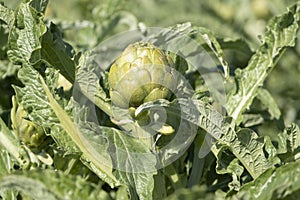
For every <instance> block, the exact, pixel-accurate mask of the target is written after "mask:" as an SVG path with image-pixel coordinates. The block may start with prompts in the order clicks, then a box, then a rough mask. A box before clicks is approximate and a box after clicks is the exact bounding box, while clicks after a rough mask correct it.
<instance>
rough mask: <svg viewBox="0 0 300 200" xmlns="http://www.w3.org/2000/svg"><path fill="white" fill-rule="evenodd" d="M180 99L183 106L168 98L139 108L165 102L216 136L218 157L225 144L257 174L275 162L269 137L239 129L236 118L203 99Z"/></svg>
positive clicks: (168, 107) (172, 109)
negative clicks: (267, 151) (268, 153)
mask: <svg viewBox="0 0 300 200" xmlns="http://www.w3.org/2000/svg"><path fill="white" fill-rule="evenodd" d="M177 101H178V103H179V106H178V105H176V103H175V104H174V105H172V104H171V103H170V102H168V101H166V100H159V101H156V102H150V103H145V104H143V105H142V106H141V108H140V110H139V111H140V112H142V111H145V110H148V109H150V108H151V107H153V106H162V107H165V108H166V109H167V110H168V112H171V113H173V114H174V115H175V116H176V115H177V116H179V117H181V118H183V119H184V120H187V121H188V122H189V123H192V124H195V125H197V126H199V127H201V128H202V129H204V130H205V131H207V133H208V134H210V135H211V136H212V137H214V138H215V139H216V143H215V144H214V145H212V151H213V153H214V154H215V156H216V157H219V156H218V153H219V151H220V150H221V149H222V148H225V147H226V148H228V149H229V150H230V151H231V152H232V153H233V155H234V156H235V157H236V158H238V160H239V161H240V162H241V163H242V165H243V166H244V167H245V169H246V170H247V171H248V172H249V173H250V175H251V176H252V177H253V178H255V177H258V176H259V175H260V174H262V173H263V172H264V171H265V170H267V169H269V168H270V167H272V166H273V164H274V163H273V160H274V159H275V158H274V157H273V156H275V155H272V156H270V157H268V158H267V157H266V156H265V150H264V146H265V141H264V140H263V139H260V138H258V135H257V134H256V133H255V132H254V131H252V130H251V129H241V130H239V131H238V132H236V131H235V127H234V124H233V122H232V121H230V120H228V119H227V118H225V117H224V116H223V115H222V114H220V113H219V112H218V111H216V110H215V109H214V108H213V107H212V106H211V105H209V104H206V103H204V102H202V101H201V100H194V99H178V100H177ZM275 160H276V159H275Z"/></svg>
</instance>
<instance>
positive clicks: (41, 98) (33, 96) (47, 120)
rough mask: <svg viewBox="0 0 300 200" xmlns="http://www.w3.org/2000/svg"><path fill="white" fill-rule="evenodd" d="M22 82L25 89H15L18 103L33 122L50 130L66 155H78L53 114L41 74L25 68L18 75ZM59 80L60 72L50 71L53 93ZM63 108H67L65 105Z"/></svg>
mask: <svg viewBox="0 0 300 200" xmlns="http://www.w3.org/2000/svg"><path fill="white" fill-rule="evenodd" d="M18 77H19V79H20V81H22V82H23V84H24V85H25V87H23V88H21V87H16V86H15V87H14V88H15V92H16V97H17V100H18V102H21V103H22V105H23V106H24V109H25V110H26V112H27V113H28V117H29V119H30V120H31V121H33V122H35V123H36V124H38V125H40V126H42V127H44V128H50V132H49V133H48V134H50V135H51V136H52V137H53V139H54V140H55V141H56V143H57V145H58V147H59V148H61V149H63V150H64V151H65V152H66V154H68V153H70V154H78V149H77V147H76V145H75V144H74V143H73V141H72V140H71V138H70V137H69V136H68V135H67V134H66V132H65V130H64V129H63V127H62V126H61V124H60V122H59V120H58V119H57V117H56V115H55V113H54V112H53V110H52V108H51V106H50V103H49V100H48V98H47V96H46V93H45V91H44V90H43V87H42V82H41V80H40V78H39V77H40V75H39V73H38V72H37V71H36V70H35V69H34V68H33V67H31V66H25V65H24V66H23V67H22V68H21V69H20V70H19V73H18ZM57 79H58V72H57V71H55V70H53V69H52V70H51V69H50V68H49V69H48V72H47V84H48V85H49V87H50V88H51V91H52V92H53V93H55V90H56V85H57ZM63 106H65V107H66V106H67V105H64V104H63Z"/></svg>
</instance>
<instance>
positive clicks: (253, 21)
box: [0, 0, 300, 132]
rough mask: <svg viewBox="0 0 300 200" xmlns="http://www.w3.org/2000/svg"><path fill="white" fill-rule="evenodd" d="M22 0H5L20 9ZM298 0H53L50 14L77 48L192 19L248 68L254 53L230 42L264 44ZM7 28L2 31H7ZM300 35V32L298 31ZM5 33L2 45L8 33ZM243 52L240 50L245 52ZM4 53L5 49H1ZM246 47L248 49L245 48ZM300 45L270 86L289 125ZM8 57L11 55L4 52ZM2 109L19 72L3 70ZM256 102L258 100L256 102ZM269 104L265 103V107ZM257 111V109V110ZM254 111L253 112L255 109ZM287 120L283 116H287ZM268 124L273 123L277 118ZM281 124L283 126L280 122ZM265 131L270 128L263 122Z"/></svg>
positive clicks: (296, 96) (299, 102)
mask: <svg viewBox="0 0 300 200" xmlns="http://www.w3.org/2000/svg"><path fill="white" fill-rule="evenodd" d="M19 2H20V0H18V1H17V0H4V4H5V5H7V6H8V7H11V8H15V7H16V6H17V5H18V4H19ZM295 2H297V1H296V0H240V1H237V0H210V1H204V0H198V1H197V0H185V1H180V0H136V1H134V0H63V1H62V0H50V1H49V5H48V8H47V11H46V16H45V19H46V20H47V21H48V22H49V23H50V22H53V23H55V24H56V25H58V27H59V28H60V29H61V32H62V34H63V37H64V39H65V40H66V41H67V42H69V43H70V44H71V45H72V46H73V47H74V48H75V49H76V51H86V50H89V49H92V48H93V47H95V46H96V45H97V44H99V42H101V41H103V40H104V39H105V38H108V37H111V36H113V35H114V34H116V33H118V32H121V31H126V30H132V29H136V28H142V27H144V26H147V27H169V26H172V25H175V24H177V23H183V22H191V23H192V24H193V25H195V26H203V27H206V28H208V29H210V30H212V31H213V33H214V35H215V36H216V37H217V38H219V39H220V43H221V45H222V44H224V46H222V47H223V50H224V52H225V58H226V61H227V62H228V64H229V65H230V66H231V68H232V69H235V68H243V67H245V66H246V65H247V61H248V59H249V58H250V56H251V54H252V53H253V52H251V51H243V49H241V48H243V47H242V46H240V47H235V48H232V46H229V47H228V46H226V44H227V43H226V41H234V40H238V39H240V40H241V41H244V42H245V43H247V44H248V45H249V47H250V49H251V50H252V51H255V49H256V48H257V47H258V46H259V45H260V44H261V42H262V41H261V40H260V38H261V37H260V35H263V34H264V31H265V27H266V25H267V22H268V20H269V19H270V18H272V17H273V16H275V15H278V14H280V13H283V12H284V11H285V10H286V8H287V7H288V6H290V5H291V4H293V3H295ZM3 33H5V31H1V34H3ZM298 34H299V33H298ZM6 37H7V36H1V38H0V44H1V48H2V49H3V48H5V47H3V46H2V44H5V43H6V42H5V38H6ZM239 51H240V52H239ZM0 52H3V51H0ZM241 52H242V53H241ZM299 55H300V44H299V40H298V41H297V45H296V48H293V49H289V50H288V51H287V52H286V53H285V54H284V56H283V57H282V58H281V59H280V61H279V63H278V66H277V67H276V68H275V70H274V71H273V72H272V73H271V75H270V76H269V77H268V79H267V81H266V84H265V85H264V87H265V88H267V89H268V90H269V91H270V93H271V94H272V95H273V97H274V99H275V101H276V102H277V103H278V105H279V107H280V109H281V111H282V119H283V120H284V121H285V122H286V124H289V123H290V122H296V123H298V124H300V92H299V88H300V62H299V58H300V56H299ZM0 59H1V60H4V59H5V55H4V54H2V53H1V54H0ZM1 70H2V68H1V67H0V93H1V99H0V114H1V115H3V114H5V112H6V111H7V110H8V109H10V107H11V103H10V98H11V95H12V88H11V84H12V83H15V82H16V80H15V79H14V76H15V75H14V74H15V71H9V72H8V71H5V72H2V71H3V70H2V71H1ZM253 106H254V107H255V106H256V105H255V103H254V105H253ZM263 109H264V108H260V110H263ZM254 110H255V109H254ZM250 114H251V113H250ZM282 119H281V120H282ZM264 124H266V125H264V126H265V127H266V126H272V125H274V124H280V123H277V122H276V123H274V124H272V123H271V122H270V124H268V123H267V122H265V123H264ZM274 126H278V125H274ZM260 128H261V130H262V132H267V131H268V129H265V128H264V127H260Z"/></svg>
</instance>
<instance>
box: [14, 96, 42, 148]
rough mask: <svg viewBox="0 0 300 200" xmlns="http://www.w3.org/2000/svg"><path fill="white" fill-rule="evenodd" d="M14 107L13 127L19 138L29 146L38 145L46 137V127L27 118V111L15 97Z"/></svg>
mask: <svg viewBox="0 0 300 200" xmlns="http://www.w3.org/2000/svg"><path fill="white" fill-rule="evenodd" d="M12 102H13V108H12V110H11V120H12V127H13V129H14V130H15V131H16V133H17V135H18V137H19V139H20V140H21V141H22V142H24V143H25V144H26V145H28V146H29V147H38V146H39V145H40V144H41V143H42V142H43V141H44V140H45V138H46V134H45V132H44V129H43V128H42V127H41V126H39V125H37V124H35V123H33V122H32V121H30V120H28V119H26V118H27V113H26V111H25V110H24V108H23V106H22V104H18V103H17V102H16V99H15V98H14V97H13V99H12Z"/></svg>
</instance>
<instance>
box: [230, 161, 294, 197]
mask: <svg viewBox="0 0 300 200" xmlns="http://www.w3.org/2000/svg"><path fill="white" fill-rule="evenodd" d="M299 173H300V162H299V161H297V162H293V163H289V164H286V165H283V166H281V167H278V168H276V169H274V168H271V169H269V170H268V171H266V172H265V173H263V174H262V175H260V176H259V177H257V178H256V179H255V180H254V181H252V182H249V183H247V184H245V185H244V186H243V187H242V188H241V189H240V191H239V192H238V193H237V194H236V195H234V196H232V197H231V199H258V200H259V199H263V200H268V199H283V198H284V197H287V196H288V195H293V193H294V192H297V191H298V190H299V189H300V178H299Z"/></svg>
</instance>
